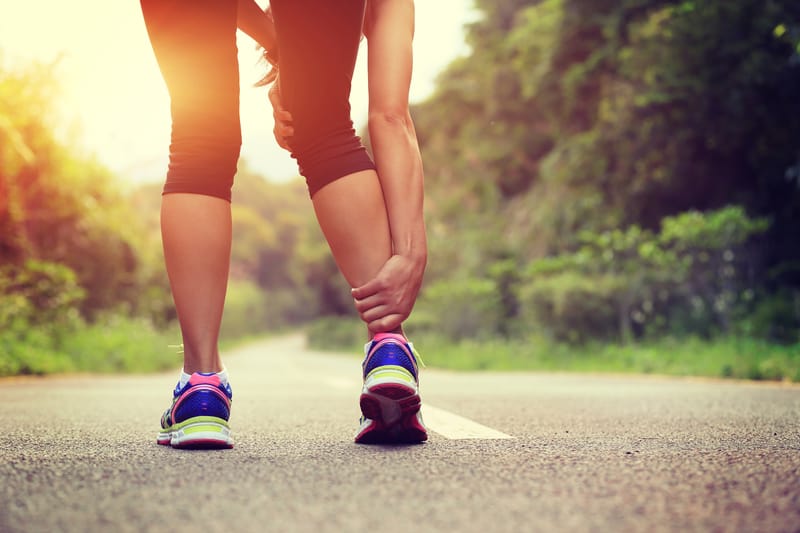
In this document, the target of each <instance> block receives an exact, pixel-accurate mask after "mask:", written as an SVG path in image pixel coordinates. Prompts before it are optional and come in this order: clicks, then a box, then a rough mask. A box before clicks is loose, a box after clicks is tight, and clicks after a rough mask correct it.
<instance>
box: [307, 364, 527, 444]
mask: <svg viewBox="0 0 800 533" xmlns="http://www.w3.org/2000/svg"><path fill="white" fill-rule="evenodd" d="M322 381H323V382H324V383H325V384H326V385H328V386H329V387H332V388H334V389H355V388H356V387H358V386H359V381H358V380H353V379H343V378H337V377H326V378H323V380H322ZM422 417H423V418H424V419H425V425H426V426H427V428H428V429H430V430H431V431H435V432H436V433H438V434H439V435H441V436H442V437H444V438H446V439H450V440H465V439H513V438H514V437H512V436H511V435H506V434H505V433H503V432H502V431H497V430H496V429H492V428H490V427H486V426H484V425H483V424H479V423H477V422H474V421H472V420H470V419H469V418H464V417H463V416H458V415H457V414H453V413H451V412H450V411H445V410H444V409H439V408H438V407H434V406H432V405H429V404H427V403H423V405H422Z"/></svg>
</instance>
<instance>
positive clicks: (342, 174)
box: [271, 0, 399, 333]
mask: <svg viewBox="0 0 800 533" xmlns="http://www.w3.org/2000/svg"><path fill="white" fill-rule="evenodd" d="M364 5H365V3H364V0H344V1H337V2H330V1H329V0H299V1H298V0H272V2H271V6H272V11H273V15H274V17H275V24H276V31H277V35H278V43H279V50H280V63H281V64H280V68H281V73H280V83H281V95H282V99H283V101H282V103H283V106H284V107H285V108H286V109H287V111H289V112H290V113H291V114H292V119H293V120H292V122H293V127H294V135H293V137H292V139H291V141H290V142H291V145H292V155H293V157H295V158H296V159H297V161H298V165H299V166H300V171H301V173H302V174H303V175H304V176H305V177H306V180H307V182H308V186H309V192H310V194H311V198H312V202H313V204H314V211H315V213H316V216H317V220H318V221H319V224H320V227H321V229H322V232H323V233H324V234H325V238H326V240H327V241H328V244H329V246H330V248H331V251H332V253H333V256H334V259H335V260H336V263H337V265H338V267H339V269H340V271H341V272H342V274H343V275H344V277H345V279H346V280H347V282H348V283H349V284H350V285H351V286H352V287H358V286H360V285H363V284H364V283H366V282H367V281H369V280H371V279H372V278H373V277H374V276H375V275H376V274H377V273H378V271H379V270H380V269H381V267H382V266H383V265H384V264H385V263H386V261H387V260H388V259H389V258H390V257H391V253H392V240H391V234H390V230H389V221H388V217H387V213H386V205H385V202H384V197H383V191H382V189H381V186H380V182H379V180H378V176H377V174H376V172H375V166H374V164H373V163H372V161H371V160H370V158H369V156H368V155H367V153H366V150H365V149H364V148H363V146H362V145H361V142H360V139H359V138H358V137H357V136H356V135H355V131H354V129H353V123H352V121H351V119H350V104H349V97H350V81H351V78H352V74H353V68H354V66H355V61H356V55H357V53H358V46H359V41H360V38H361V22H362V17H363V13H364ZM321 88H322V89H321ZM398 330H399V328H398ZM373 333H374V332H373Z"/></svg>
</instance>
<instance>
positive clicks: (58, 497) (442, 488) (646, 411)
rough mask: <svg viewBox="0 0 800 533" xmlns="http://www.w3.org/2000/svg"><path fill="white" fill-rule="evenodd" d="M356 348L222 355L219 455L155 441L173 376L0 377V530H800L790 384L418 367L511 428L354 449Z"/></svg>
mask: <svg viewBox="0 0 800 533" xmlns="http://www.w3.org/2000/svg"><path fill="white" fill-rule="evenodd" d="M359 362H360V359H359V358H358V357H357V356H356V355H355V354H353V355H349V356H348V355H341V356H336V355H331V354H315V353H312V352H309V351H307V350H305V349H304V348H303V343H302V339H301V338H300V337H285V338H280V339H275V340H270V341H264V342H260V343H256V344H252V345H250V346H247V347H245V348H242V349H240V350H237V351H236V352H232V353H230V354H227V355H226V364H227V366H228V369H229V372H230V375H231V378H232V384H233V387H234V402H233V416H232V419H231V423H232V427H233V430H234V436H235V438H236V447H235V448H234V449H233V450H226V451H180V450H173V449H171V448H168V447H163V446H158V445H156V443H155V437H156V433H157V428H158V421H159V418H160V416H161V413H162V411H163V410H164V409H165V408H166V407H167V405H168V403H169V402H170V399H171V391H172V388H173V387H174V383H175V379H176V378H177V373H176V372H172V373H168V374H161V375H157V376H124V377H117V376H111V377H93V376H86V377H65V378H47V379H12V380H0V423H1V424H2V431H0V531H2V532H18V531H25V532H27V531H33V532H38V531H42V532H45V531H46V532H51V531H70V532H71V531H81V532H84V531H90V532H93V531H115V532H116V531H123V532H126V531H137V532H138V531H168V530H172V531H200V532H214V531H225V532H237V531H281V532H283V531H314V532H326V531H337V532H338V531H353V532H361V531H375V532H382V533H383V532H394V531H398V532H400V531H402V532H407V531H423V532H424V531H448V532H449V531H459V532H460V531H481V532H483V531H490V532H494V531H508V532H520V531H545V532H548V531H647V532H659V531H715V532H716V531H736V532H739V531H759V532H761V531H766V532H771V531H787V532H789V531H800V387H797V386H788V385H780V384H751V383H741V382H720V381H708V380H685V379H667V378H655V377H641V378H640V377H609V376H579V375H551V374H532V373H518V374H511V373H454V372H444V371H438V370H434V369H426V370H424V371H423V374H422V382H421V385H422V393H423V403H424V405H430V406H433V407H435V408H436V409H435V410H434V409H432V410H431V411H432V412H434V411H436V412H438V413H439V415H441V413H443V412H447V413H453V414H456V415H459V416H460V417H464V418H467V419H469V420H471V421H473V422H477V423H479V424H482V425H483V426H486V427H488V428H491V429H493V430H496V431H497V432H502V433H503V434H507V435H509V436H511V437H513V438H480V439H475V438H471V439H467V438H452V434H451V438H448V437H446V436H444V435H442V434H439V433H437V432H436V431H435V430H436V429H437V427H431V428H430V429H431V430H432V431H431V434H430V439H429V441H428V442H427V443H425V444H422V445H414V446H402V447H386V446H361V445H356V444H354V443H353V441H352V438H353V435H354V433H355V430H356V427H357V419H358V416H359V412H358V405H357V398H358V393H359V389H360V377H359ZM424 413H425V407H423V414H424ZM445 414H446V413H445ZM438 418H441V417H438ZM445 418H446V416H445ZM440 423H441V422H438V421H437V424H440ZM431 426H433V424H431ZM442 431H443V432H445V431H444V430H443V429H442ZM445 433H447V432H445Z"/></svg>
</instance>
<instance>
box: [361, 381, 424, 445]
mask: <svg viewBox="0 0 800 533" xmlns="http://www.w3.org/2000/svg"><path fill="white" fill-rule="evenodd" d="M359 403H360V405H361V413H362V414H363V415H364V418H365V419H368V420H367V421H366V423H365V425H363V427H362V428H361V430H360V431H359V433H358V435H356V438H355V441H356V443H358V444H416V443H420V442H423V441H426V440H427V439H428V432H427V430H426V429H425V425H424V424H423V423H422V417H421V415H420V412H419V411H420V406H421V401H420V397H419V393H418V392H417V390H416V389H415V388H414V387H410V386H408V385H406V384H402V383H380V384H375V385H372V386H370V387H369V388H365V390H364V391H363V392H362V393H361V398H360V401H359Z"/></svg>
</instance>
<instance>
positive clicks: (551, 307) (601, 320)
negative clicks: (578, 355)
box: [520, 272, 624, 343]
mask: <svg viewBox="0 0 800 533" xmlns="http://www.w3.org/2000/svg"><path fill="white" fill-rule="evenodd" d="M623 290H624V280H622V279H621V278H619V277H614V276H595V277H589V276H583V275H580V274H577V273H572V272H565V273H562V274H558V275H555V276H548V277H544V278H541V279H536V280H534V281H532V282H530V283H529V284H527V285H525V286H524V287H523V288H522V289H521V292H520V306H521V312H520V319H521V320H522V321H523V322H524V323H526V324H529V325H530V328H529V329H536V330H537V331H540V332H541V333H542V334H544V335H545V336H547V337H548V338H550V339H553V340H556V341H562V342H570V343H582V342H586V341H588V340H590V339H603V340H609V339H615V338H617V333H618V331H619V315H618V302H619V300H620V299H621V298H622V296H621V293H622V291H623Z"/></svg>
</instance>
